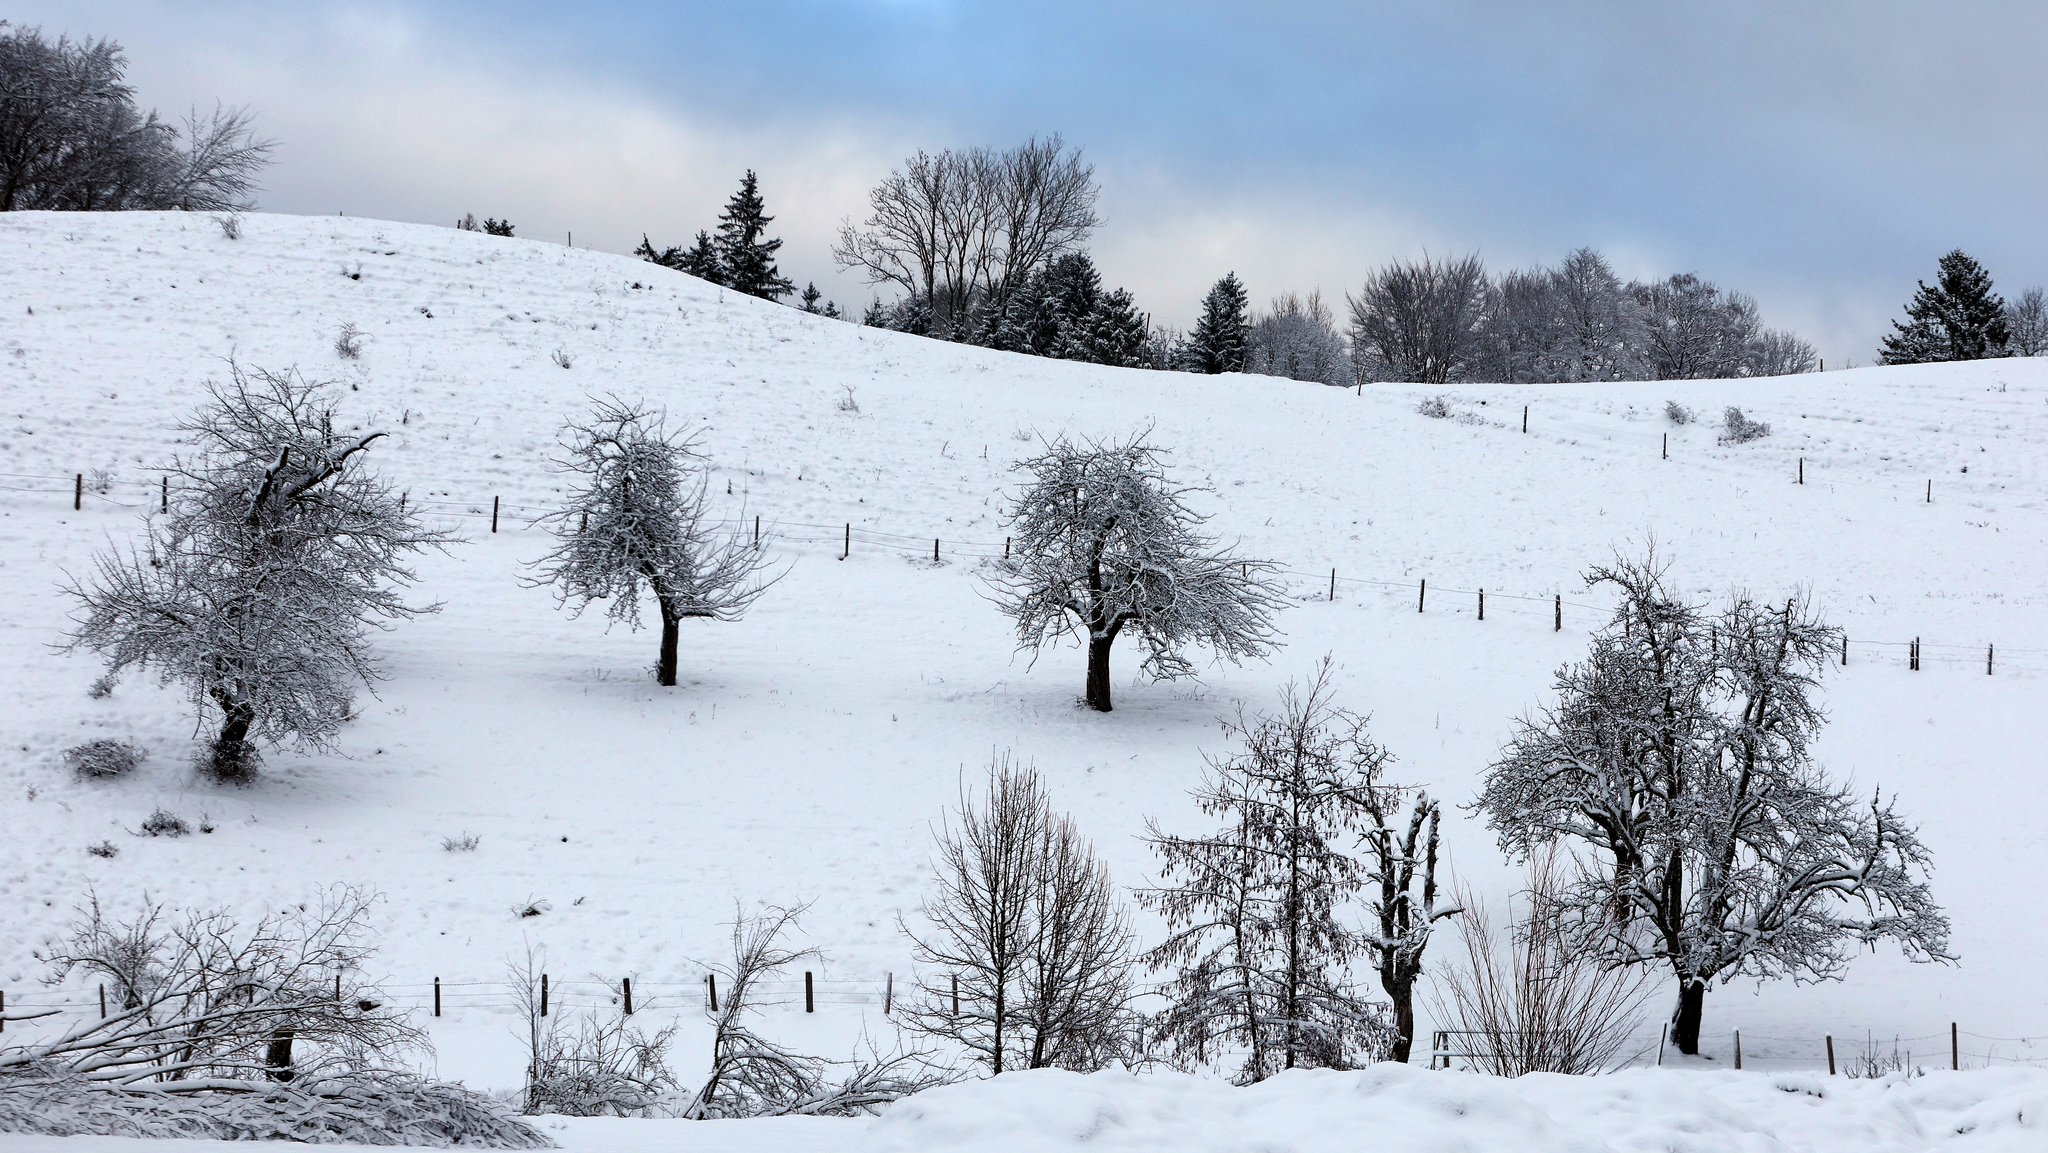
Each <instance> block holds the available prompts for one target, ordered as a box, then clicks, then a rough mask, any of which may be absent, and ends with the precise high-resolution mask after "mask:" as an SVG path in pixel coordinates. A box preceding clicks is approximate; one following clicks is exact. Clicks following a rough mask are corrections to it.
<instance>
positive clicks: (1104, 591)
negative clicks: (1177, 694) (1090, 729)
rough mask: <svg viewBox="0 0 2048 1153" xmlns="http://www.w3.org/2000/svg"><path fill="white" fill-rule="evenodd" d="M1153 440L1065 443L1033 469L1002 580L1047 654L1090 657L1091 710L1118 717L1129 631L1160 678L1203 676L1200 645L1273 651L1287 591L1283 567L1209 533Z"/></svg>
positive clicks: (1240, 653)
mask: <svg viewBox="0 0 2048 1153" xmlns="http://www.w3.org/2000/svg"><path fill="white" fill-rule="evenodd" d="M1162 455H1163V454H1162V453H1161V451H1160V450H1159V449H1156V448H1154V447H1152V446H1151V445H1149V444H1147V443H1145V437H1144V434H1142V433H1140V434H1138V435H1135V436H1132V437H1131V438H1130V439H1129V440H1125V441H1120V442H1119V441H1110V442H1103V441H1094V440H1085V439H1084V440H1069V439H1067V438H1066V437H1061V438H1059V439H1058V440H1056V441H1053V442H1052V443H1051V444H1049V445H1047V446H1046V450H1045V452H1043V453H1041V454H1040V455H1038V456H1035V457H1032V458H1031V459H1029V460H1024V461H1019V462H1018V463H1017V464H1016V466H1015V467H1016V469H1017V471H1019V472H1022V473H1024V474H1025V475H1026V477H1027V478H1028V480H1027V482H1026V483H1025V485H1024V487H1023V489H1022V490H1021V491H1019V492H1018V493H1017V495H1016V497H1015V499H1014V501H1013V502H1012V503H1011V506H1010V510H1009V525H1010V531H1011V533H1012V534H1013V538H1014V539H1013V546H1012V554H1011V556H1010V557H1009V558H1007V559H1005V560H1004V561H1003V562H1002V564H1001V566H1000V567H999V568H998V569H997V575H996V576H995V578H994V580H993V582H992V584H993V586H994V588H993V591H994V594H995V601H996V604H997V605H998V606H999V607H1000V608H1001V609H1002V610H1003V612H1005V613H1007V614H1008V615H1009V616H1010V618H1011V619H1012V620H1014V621H1015V622H1016V625H1017V645H1018V648H1020V649H1024V650H1028V651H1030V652H1031V653H1032V654H1033V656H1034V657H1035V656H1036V655H1037V653H1038V652H1039V651H1040V650H1041V649H1043V648H1044V647H1045V646H1046V645H1047V644H1051V643H1053V642H1056V641H1058V640H1059V639H1060V638H1062V637H1069V636H1073V637H1079V638H1084V639H1085V640H1086V642H1087V648H1088V682H1087V688H1086V691H1085V693H1084V695H1083V699H1084V700H1085V702H1086V703H1087V705H1088V707H1090V708H1092V709H1098V710H1100V711H1102V712H1105V713H1106V712H1109V711H1110V688H1109V686H1110V681H1109V652H1110V648H1111V646H1113V645H1115V644H1116V639H1117V637H1118V636H1120V635H1122V634H1123V632H1124V630H1125V629H1130V630H1133V631H1135V632H1136V633H1137V634H1138V637H1139V639H1140V640H1141V641H1143V643H1144V645H1145V662H1144V664H1143V666H1142V667H1143V669H1144V671H1145V672H1146V673H1148V674H1150V675H1151V676H1152V677H1153V678H1154V679H1157V680H1170V679H1173V678H1177V677H1191V676H1193V675H1194V673H1195V667H1194V664H1193V663H1192V662H1191V661H1189V660H1188V658H1187V655H1186V652H1185V651H1184V650H1186V648H1187V647H1188V646H1189V645H1195V644H1200V645H1206V646H1208V648H1209V649H1210V651H1211V652H1213V653H1214V654H1215V655H1216V657H1217V659H1219V660H1227V661H1230V662H1232V663H1237V662H1240V661H1243V660H1244V659H1246V658H1248V657H1262V656H1264V655H1266V654H1267V653H1268V652H1271V651H1272V649H1273V647H1274V643H1273V626H1272V617H1273V614H1274V613H1275V612H1276V611H1277V610H1278V609H1279V608H1280V606H1281V605H1282V604H1284V603H1286V594H1285V592H1283V591H1282V589H1281V587H1280V585H1279V583H1278V582H1277V581H1275V580H1273V579H1272V575H1273V573H1274V571H1275V569H1276V566H1275V565H1273V564H1272V563H1271V562H1268V561H1263V560H1251V559H1248V558H1244V557H1240V556H1237V555H1236V554H1235V553H1233V552H1231V551H1230V550H1229V549H1226V548H1222V547H1219V546H1218V545H1217V543H1216V542H1215V541H1214V540H1213V539H1211V538H1209V537H1206V536H1203V535H1202V534H1201V533H1199V532H1197V531H1196V529H1198V528H1199V527H1200V526H1201V525H1202V524H1203V523H1204V522H1205V521H1206V520H1207V519H1208V518H1207V517H1204V516H1202V515H1201V514H1199V513H1196V512H1195V511H1194V510H1193V509H1191V508H1189V507H1188V506H1187V501H1186V498H1187V497H1188V496H1189V495H1191V494H1192V493H1194V492H1196V491H1198V490H1197V489H1194V488H1192V487H1189V486H1184V485H1179V484H1176V483H1174V482H1173V480H1172V479H1171V478H1169V477H1168V476H1167V474H1166V467H1165V463H1164V461H1162V460H1161V457H1162Z"/></svg>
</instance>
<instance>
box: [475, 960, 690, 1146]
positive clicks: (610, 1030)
mask: <svg viewBox="0 0 2048 1153" xmlns="http://www.w3.org/2000/svg"><path fill="white" fill-rule="evenodd" d="M537 958H538V954H537V953H535V952H534V951H532V950H529V951H528V952H527V954H526V956H525V957H524V958H522V959H520V960H517V961H514V962H513V963H512V964H511V965H510V966H508V973H507V976H508V978H509V979H510V981H511V984H512V996H513V1003H514V1004H515V1005H516V1006H517V1008H518V1009H519V1012H520V1015H521V1017H522V1018H523V1021H524V1025H525V1029H526V1035H525V1037H524V1038H522V1039H523V1040H524V1041H525V1043H526V1055H527V1059H526V1092H525V1102H524V1111H525V1112H527V1113H560V1114H564V1115H566V1116H570V1117H646V1116H653V1115H657V1114H659V1113H660V1112H661V1111H662V1108H663V1106H664V1105H665V1104H666V1103H667V1102H669V1101H670V1100H671V1099H672V1098H673V1097H674V1095H675V1092H676V1089H677V1086H676V1079H675V1074H673V1073H672V1072H670V1071H669V1068H668V1048H669V1045H670V1043H671V1042H672V1041H673V1040H674V1039H675V1032H676V1030H675V1026H673V1025H670V1026H669V1027H667V1028H665V1029H658V1030H656V1031H655V1032H653V1033H645V1032H642V1031H641V1030H639V1029H635V1028H633V1027H632V1026H630V1025H628V1024H627V1023H626V1020H625V1019H624V1018H623V1017H613V1016H610V1015H603V1016H598V1015H590V1014H585V1015H581V1016H578V1017H576V1018H575V1019H574V1020H570V1019H569V1018H568V1017H567V1016H566V1015H565V1014H563V1013H562V1012H561V1010H560V1009H559V1008H557V1009H556V1010H555V1012H553V1013H552V1014H550V1013H548V1012H546V1011H545V1009H544V1008H543V1005H544V1002H543V1000H542V997H543V994H542V992H541V985H540V983H541V981H542V980H544V978H543V977H542V976H541V975H540V973H539V962H538V959H537Z"/></svg>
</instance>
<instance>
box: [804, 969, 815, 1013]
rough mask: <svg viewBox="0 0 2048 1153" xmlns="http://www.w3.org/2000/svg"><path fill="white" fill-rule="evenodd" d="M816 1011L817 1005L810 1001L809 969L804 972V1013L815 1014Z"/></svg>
mask: <svg viewBox="0 0 2048 1153" xmlns="http://www.w3.org/2000/svg"><path fill="white" fill-rule="evenodd" d="M816 1010H817V1003H816V1002H814V1001H813V1000H811V971H810V970H809V969H805V970H804V1012H806V1013H811V1012H815V1011H816Z"/></svg>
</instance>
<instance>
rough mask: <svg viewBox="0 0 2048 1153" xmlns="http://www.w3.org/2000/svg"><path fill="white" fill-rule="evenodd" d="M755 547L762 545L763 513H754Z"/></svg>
mask: <svg viewBox="0 0 2048 1153" xmlns="http://www.w3.org/2000/svg"><path fill="white" fill-rule="evenodd" d="M754 547H755V548H759V547H761V514H760V513H755V514H754Z"/></svg>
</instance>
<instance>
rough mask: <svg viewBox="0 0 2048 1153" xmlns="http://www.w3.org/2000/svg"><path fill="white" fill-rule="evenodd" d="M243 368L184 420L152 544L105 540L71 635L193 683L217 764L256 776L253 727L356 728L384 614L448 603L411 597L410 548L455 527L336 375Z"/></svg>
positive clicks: (119, 660) (122, 659)
mask: <svg viewBox="0 0 2048 1153" xmlns="http://www.w3.org/2000/svg"><path fill="white" fill-rule="evenodd" d="M229 373H230V377H229V381H228V383H227V384H226V385H210V386H209V392H210V394H211V397H212V399H211V401H210V403H208V404H207V405H206V406H205V407H203V408H201V409H200V410H199V411H198V412H197V413H196V414H195V415H194V416H193V417H192V418H191V419H189V420H188V421H187V422H186V423H185V424H184V425H182V426H181V429H180V430H181V431H183V432H185V433H187V434H189V436H190V437H191V439H192V442H193V445H194V451H193V454H192V455H191V456H190V457H189V458H180V459H178V460H176V461H174V462H173V464H172V466H171V469H170V472H171V475H172V476H173V477H175V478H176V480H177V483H176V484H174V485H173V486H172V487H171V490H170V491H171V496H170V498H169V513H168V514H167V515H164V516H161V517H158V518H154V519H152V520H151V522H150V524H149V527H148V530H147V540H146V543H145V545H144V547H143V548H141V549H139V550H138V549H135V548H130V549H128V550H126V551H125V552H123V551H113V552H109V553H103V554H101V555H100V556H98V557H96V558H95V559H94V567H93V572H92V574H91V576H90V577H89V578H88V579H86V580H84V581H77V580H74V581H72V582H71V584H70V585H69V586H68V587H67V589H66V591H67V592H69V593H70V594H71V596H72V597H74V598H75V599H76V600H77V601H78V609H77V611H76V612H75V614H74V616H73V620H74V621H75V622H76V627H75V629H74V630H73V632H72V640H71V647H72V648H87V649H92V650H94V651H96V652H98V653H100V654H101V655H103V656H104V657H106V659H107V664H108V668H109V672H110V673H113V674H119V673H120V672H121V671H123V670H125V669H128V668H141V669H152V670H154V671H155V672H156V673H157V674H158V676H159V678H160V679H161V680H162V681H163V682H165V683H170V682H173V681H176V682H182V683H183V684H184V685H185V686H186V687H187V688H188V689H189V690H190V692H191V694H192V700H193V705H194V708H195V709H196V710H198V712H199V714H200V717H201V719H202V720H204V719H205V718H206V717H207V716H208V715H209V714H211V713H218V714H219V716H220V718H221V723H220V730H219V733H218V735H217V736H216V738H215V740H214V742H213V748H212V753H211V757H210V760H209V762H208V767H209V770H210V771H211V772H212V774H213V775H214V776H216V777H218V778H220V779H223V780H245V779H247V778H248V777H250V776H251V775H252V774H253V773H254V772H255V767H256V755H255V751H254V749H253V748H252V747H251V738H252V737H260V738H264V739H268V740H270V741H273V742H283V741H287V740H292V741H298V742H300V743H303V744H307V745H311V746H314V747H320V746H322V745H324V744H326V743H327V741H328V740H329V739H330V738H332V737H333V735H334V734H335V733H336V732H338V731H339V730H340V729H341V726H342V724H343V723H344V722H346V721H347V720H348V719H349V717H350V715H351V706H352V694H351V689H352V687H353V686H354V685H356V684H363V685H366V686H367V685H371V684H373V683H374V682H375V681H376V680H377V679H378V676H379V673H378V668H377V664H376V661H375V658H374V656H373V654H372V653H371V651H370V647H369V635H370V630H371V627H372V625H373V624H377V623H379V622H381V621H390V620H401V619H405V618H409V617H412V616H416V615H418V614H420V613H423V612H431V611H433V607H434V606H424V607H422V606H415V605H409V604H407V603H406V602H405V601H404V599H403V598H402V597H401V595H400V594H401V592H402V590H403V589H404V588H405V587H406V586H408V585H410V584H411V583H412V581H413V573H412V571H411V570H410V569H408V568H406V567H405V566H404V563H403V562H404V559H405V558H406V557H407V556H408V555H409V554H412V553H416V552H419V551H420V550H422V549H426V548H434V547H440V546H442V545H444V544H445V543H446V542H447V541H448V540H449V539H450V537H449V534H447V533H445V532H442V531H440V530H437V529H431V528H428V527H426V526H425V525H423V524H422V523H421V522H420V521H419V519H418V518H417V517H416V516H414V515H412V514H411V513H408V512H407V511H406V510H405V508H404V502H403V500H402V499H401V498H400V496H399V495H398V493H397V492H395V491H394V490H393V489H392V488H391V487H390V486H388V485H386V484H385V483H384V482H383V481H382V480H380V479H379V478H378V477H377V476H376V475H374V474H373V473H371V472H370V471H369V469H368V466H367V465H366V463H365V454H366V453H367V451H368V449H369V448H370V446H371V445H372V444H374V443H375V442H376V441H377V440H378V439H379V438H381V437H382V436H383V435H384V434H383V433H381V432H364V431H361V430H359V429H357V430H350V429H345V428H344V429H340V430H338V429H337V427H336V423H337V422H336V420H335V409H334V406H333V403H332V401H331V400H330V398H329V395H328V391H327V386H326V385H324V384H321V383H318V382H308V381H306V380H305V379H304V378H302V377H300V376H299V375H298V373H296V372H295V371H289V370H287V371H284V372H273V371H269V370H266V369H260V368H256V369H249V370H247V371H244V370H243V369H242V367H241V366H240V365H236V364H233V363H230V364H229Z"/></svg>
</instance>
